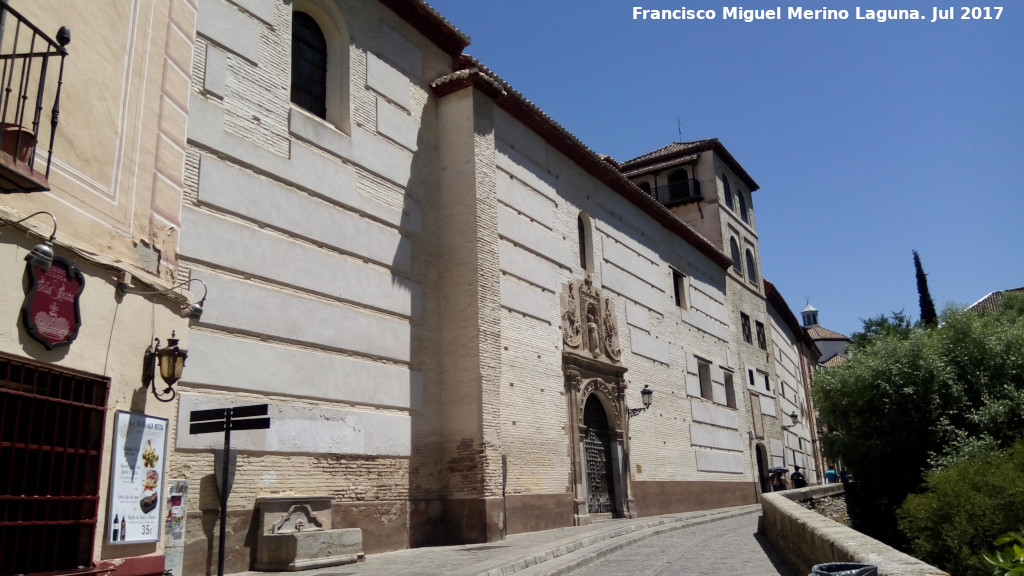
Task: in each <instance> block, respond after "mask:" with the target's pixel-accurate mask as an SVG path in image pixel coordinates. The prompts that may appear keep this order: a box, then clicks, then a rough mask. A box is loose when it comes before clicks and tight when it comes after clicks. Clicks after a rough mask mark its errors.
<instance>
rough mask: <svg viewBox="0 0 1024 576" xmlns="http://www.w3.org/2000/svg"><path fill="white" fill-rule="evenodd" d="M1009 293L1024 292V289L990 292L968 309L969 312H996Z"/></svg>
mask: <svg viewBox="0 0 1024 576" xmlns="http://www.w3.org/2000/svg"><path fill="white" fill-rule="evenodd" d="M1007 292H1024V288H1013V289H1012V290H998V291H996V292H990V293H988V295H986V296H985V297H984V298H982V299H981V300H978V301H977V302H975V303H974V304H971V305H970V306H968V307H967V309H968V310H976V311H978V312H994V311H996V310H997V309H998V308H999V305H1000V303H1001V302H1002V300H1003V294H1006V293H1007Z"/></svg>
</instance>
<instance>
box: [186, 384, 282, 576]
mask: <svg viewBox="0 0 1024 576" xmlns="http://www.w3.org/2000/svg"><path fill="white" fill-rule="evenodd" d="M268 413H269V412H268V407H267V405H266V404H253V405H251V406H235V407H232V408H212V409H210V410H193V411H192V412H190V413H189V416H188V420H189V422H190V424H189V428H188V432H189V434H209V433H211V432H223V433H224V462H223V465H222V470H221V475H222V477H223V479H224V480H223V482H224V487H223V488H222V489H221V491H220V555H219V557H218V560H217V574H218V575H220V576H223V574H224V541H225V530H224V526H225V524H227V522H226V520H227V517H228V492H229V483H228V477H229V476H228V463H229V461H230V454H231V431H232V430H266V429H267V428H270V418H256V416H266V415H267V414H268Z"/></svg>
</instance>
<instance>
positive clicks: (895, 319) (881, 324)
mask: <svg viewBox="0 0 1024 576" xmlns="http://www.w3.org/2000/svg"><path fill="white" fill-rule="evenodd" d="M860 321H861V324H863V325H864V329H863V330H861V331H860V332H854V333H853V335H852V336H850V350H849V351H850V352H856V351H857V350H861V349H863V348H866V347H867V345H868V344H869V343H870V342H872V341H874V340H876V339H878V338H882V337H893V338H906V337H907V336H910V328H911V323H910V318H908V317H907V315H906V314H904V313H903V310H900V311H899V312H893V313H892V315H891V316H886V315H885V314H879V315H878V316H874V317H872V318H868V319H867V320H865V319H863V318H861V319H860Z"/></svg>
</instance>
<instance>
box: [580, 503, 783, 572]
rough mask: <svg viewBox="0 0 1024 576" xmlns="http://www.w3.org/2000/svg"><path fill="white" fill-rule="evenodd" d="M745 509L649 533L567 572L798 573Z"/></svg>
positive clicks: (755, 517)
mask: <svg viewBox="0 0 1024 576" xmlns="http://www.w3.org/2000/svg"><path fill="white" fill-rule="evenodd" d="M758 516H759V515H758V514H745V515H742V516H736V517H734V518H728V519H724V520H719V521H717V522H711V523H707V524H701V525H698V526H689V527H686V528H682V529H679V530H673V531H671V532H666V533H664V534H661V535H658V536H653V537H651V538H648V539H646V540H644V541H642V542H639V543H637V544H634V545H633V546H629V547H627V548H624V549H623V550H620V551H618V552H616V553H614V554H611V555H609V556H607V557H606V558H603V559H601V560H598V561H597V562H594V563H593V564H591V565H589V566H585V567H583V568H580V569H579V570H576V571H574V572H572V574H573V576H608V575H610V574H615V575H617V576H633V575H635V576H702V575H706V576H711V575H715V576H719V575H730V576H732V575H737V576H739V575H744V576H774V575H779V576H798V575H797V574H795V573H793V572H792V571H790V570H789V568H788V567H787V566H785V565H784V563H783V562H782V560H781V559H779V558H776V557H775V556H774V553H773V551H772V550H771V549H770V548H769V549H767V550H766V548H765V547H766V546H768V544H767V542H765V541H764V540H763V539H761V538H760V537H759V536H757V535H756V532H757V519H758Z"/></svg>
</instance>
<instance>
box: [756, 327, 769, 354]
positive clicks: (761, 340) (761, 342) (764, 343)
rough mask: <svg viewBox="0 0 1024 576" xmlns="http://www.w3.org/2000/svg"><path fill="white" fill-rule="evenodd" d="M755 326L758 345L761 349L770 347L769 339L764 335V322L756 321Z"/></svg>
mask: <svg viewBox="0 0 1024 576" xmlns="http://www.w3.org/2000/svg"><path fill="white" fill-rule="evenodd" d="M754 327H755V328H756V329H757V347H758V348H760V349H761V350H767V349H768V339H767V338H765V335H764V324H762V323H760V322H754Z"/></svg>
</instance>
